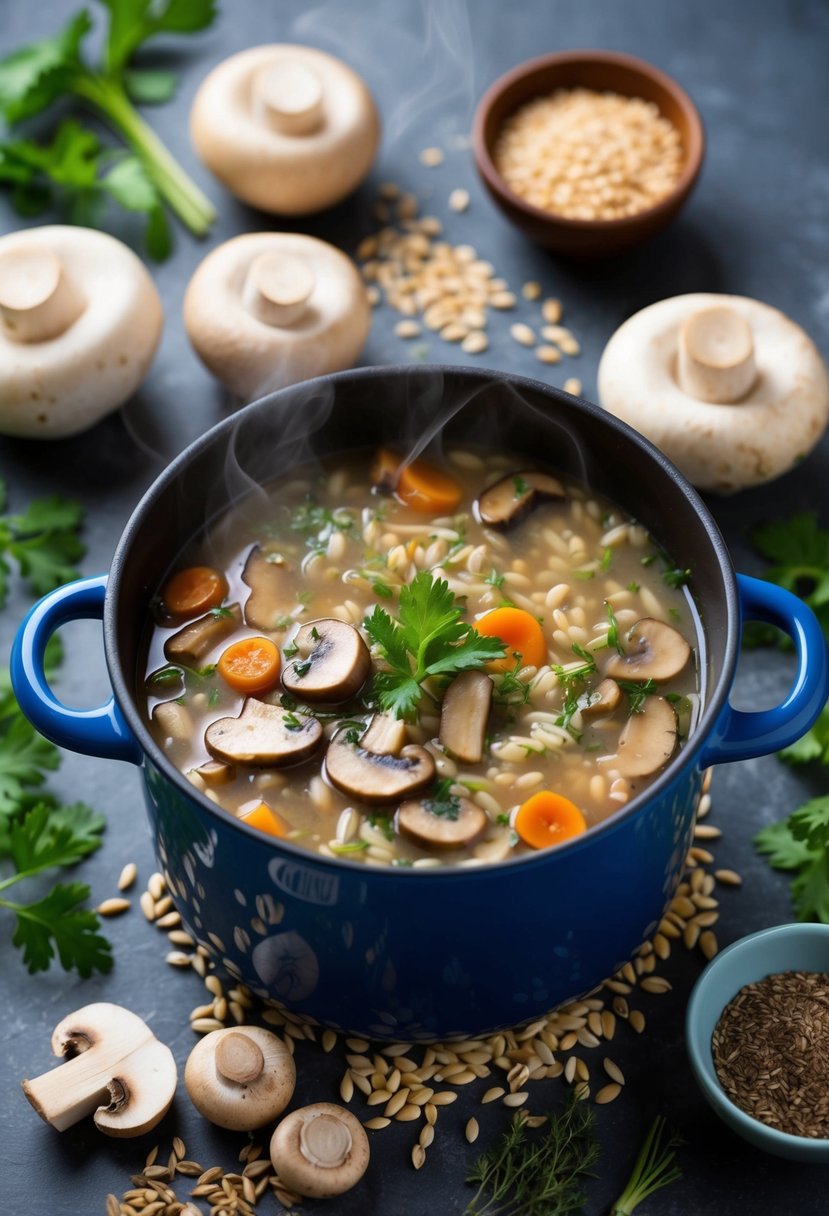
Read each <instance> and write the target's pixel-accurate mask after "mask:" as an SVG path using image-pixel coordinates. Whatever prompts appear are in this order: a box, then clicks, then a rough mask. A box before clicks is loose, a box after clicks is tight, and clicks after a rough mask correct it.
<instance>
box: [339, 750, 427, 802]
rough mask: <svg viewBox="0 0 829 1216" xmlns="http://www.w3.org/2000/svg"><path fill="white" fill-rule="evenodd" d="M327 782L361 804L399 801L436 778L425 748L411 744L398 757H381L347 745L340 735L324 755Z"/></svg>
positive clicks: (420, 789)
mask: <svg viewBox="0 0 829 1216" xmlns="http://www.w3.org/2000/svg"><path fill="white" fill-rule="evenodd" d="M325 771H326V773H327V774H328V780H329V781H330V782H331V784H332V785H333V786H336V788H337V789H338V790H340V791H341V792H342V793H343V794H346V795H347V796H348V797H349V798H356V799H357V800H358V801H359V802H372V803H374V802H398V801H399V800H400V799H401V798H406V797H411V796H412V795H414V794H419V793H420V792H421V791H422V790H425V789H427V788H428V787H429V786H430V785H431V784H432V782H433V781H434V779H435V761H434V759H433V757H432V756H431V755H430V753H429V752H427V751H426V748H425V747H418V746H416V745H412V744H410V745H409V746H408V747H404V748H402V750H401V752H400V755H399V756H391V755H388V754H385V755H381V754H377V753H375V752H369V751H366V749H365V748H364V747H359V746H357V745H355V744H353V743H347V742H346V740H345V738H344V736H343V735H338V736H337V737H336V738H335V739H333V740H332V742H331V743H330V744H329V746H328V751H327V752H326V754H325Z"/></svg>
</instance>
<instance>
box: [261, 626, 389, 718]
mask: <svg viewBox="0 0 829 1216" xmlns="http://www.w3.org/2000/svg"><path fill="white" fill-rule="evenodd" d="M294 642H295V644H296V645H297V646H298V647H299V654H298V655H297V657H296V658H295V659H293V660H292V662H290V663H288V664H287V665H286V667H285V670H284V671H283V673H282V683H283V684H284V685H285V687H286V688H287V690H288V692H291V693H293V694H294V696H297V697H300V698H301V699H302V700H303V701H326V702H329V703H335V704H336V703H337V702H340V701H347V700H348V699H349V698H350V697H353V696H354V694H355V693H357V692H359V691H360V689H361V688H362V687H363V685H364V684H365V682H366V680H367V679H368V676H369V673H370V671H371V655H370V654H369V650H368V646H366V644H365V642H364V641H363V639H362V638H361V637H360V635H359V633H358V632H357V630H356V629H355V628H354V626H353V625H347V624H346V622H345V621H337V620H334V619H333V618H330V617H324V618H322V619H321V620H318V621H309V622H308V624H307V625H303V626H302V628H301V629H300V630H299V631H298V633H297V635H296V637H295V638H294Z"/></svg>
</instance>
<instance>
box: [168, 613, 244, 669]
mask: <svg viewBox="0 0 829 1216" xmlns="http://www.w3.org/2000/svg"><path fill="white" fill-rule="evenodd" d="M241 623H242V610H241V608H240V607H239V605H238V604H228V605H227V606H226V607H222V608H212V609H211V610H210V612H207V613H205V615H204V616H200V617H199V619H198V620H197V621H191V622H190V624H189V625H185V626H184V628H183V629H179V631H178V633H174V634H173V636H172V637H169V638H168V639H167V641H166V642H165V643H164V656H165V658H167V659H168V660H169V662H171V663H182V664H183V665H184V666H185V667H198V665H199V663H200V662H201V661H202V659H203V658H205V657H206V656H207V655H208V654H210V651H211V650H213V648H214V647H215V646H218V645H219V643H220V642H223V641H224V640H225V638H227V637H230V635H231V634H232V633H234V632H235V631H236V630H237V629H238V628H239V626H240V625H241Z"/></svg>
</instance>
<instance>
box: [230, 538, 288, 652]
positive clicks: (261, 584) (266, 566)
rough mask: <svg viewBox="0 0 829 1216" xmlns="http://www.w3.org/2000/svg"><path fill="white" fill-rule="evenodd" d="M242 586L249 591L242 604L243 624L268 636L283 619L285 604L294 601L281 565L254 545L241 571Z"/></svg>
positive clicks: (282, 563) (285, 573)
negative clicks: (243, 608) (243, 609)
mask: <svg viewBox="0 0 829 1216" xmlns="http://www.w3.org/2000/svg"><path fill="white" fill-rule="evenodd" d="M274 556H275V555H274ZM242 582H243V583H244V584H245V586H246V587H250V595H249V596H248V598H247V599H246V600H245V624H246V625H249V626H250V628H251V629H262V630H264V632H265V633H271V632H272V631H273V630H274V629H276V624H277V621H278V620H279V619H280V617H284V616H285V611H286V608H285V606H286V604H288V605H290V604H292V603H293V601H294V599H295V598H296V597H295V592H293V591H292V590H291V584H290V581H289V579H288V577H287V571H286V567H285V564H284V562H282V561H276V560H273V559H272V558H271V557H269V556H267V555H266V554H264V553H263V552H262V550H261V549H260V547H259V545H254V546H253V548H252V549H251V551H250V553H249V554H248V557H247V561H246V562H245V568H244V570H243V571H242Z"/></svg>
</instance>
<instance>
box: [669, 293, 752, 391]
mask: <svg viewBox="0 0 829 1216" xmlns="http://www.w3.org/2000/svg"><path fill="white" fill-rule="evenodd" d="M677 373H678V379H679V384H680V387H681V388H682V389H683V391H684V392H686V393H688V395H689V396H691V397H696V399H697V400H698V401H710V402H719V403H726V404H729V405H730V404H732V403H733V402H736V401H739V400H740V399H741V398H743V397H745V396H746V394H747V393H748V392H749V391H750V389H751V388H752V386H753V384H754V382H755V381H756V379H757V365H756V363H755V361H754V341H753V339H752V336H751V328H750V326H749V324H748V322H747V321H746V319H745V317H743V316H742V315H741V314H740V313H739V312H737V310H736V309H735V308H729V307H728V306H727V305H724V304H723V305H717V306H715V307H713V308H702V309H700V310H699V311H697V312H694V313H691V315H690V316H689V317H687V318H686V320H685V321H684V323H683V325H682V327H681V329H680V331H679V359H678V366H677Z"/></svg>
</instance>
